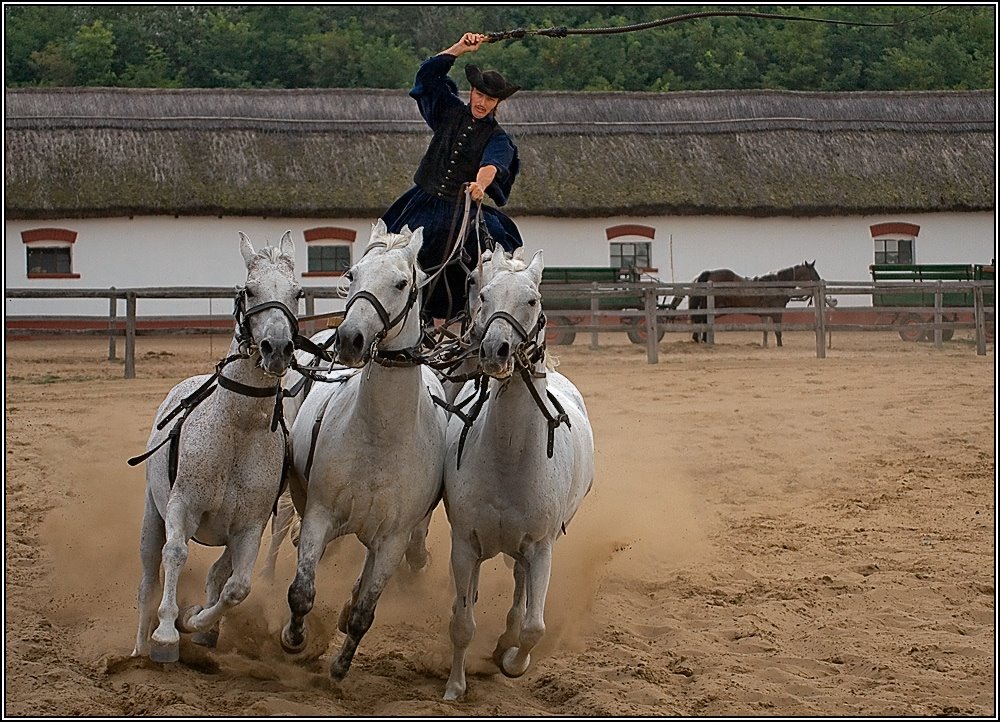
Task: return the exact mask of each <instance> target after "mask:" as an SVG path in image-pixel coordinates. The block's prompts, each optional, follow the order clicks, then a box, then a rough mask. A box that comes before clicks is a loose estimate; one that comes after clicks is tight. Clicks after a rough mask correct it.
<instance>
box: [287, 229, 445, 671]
mask: <svg viewBox="0 0 1000 722" xmlns="http://www.w3.org/2000/svg"><path fill="white" fill-rule="evenodd" d="M422 242H423V230H422V229H419V228H418V229H417V230H416V231H413V232H412V233H411V232H410V231H409V229H407V228H404V229H403V232H402V233H399V234H390V233H388V232H387V231H386V227H385V224H384V223H383V222H382V221H381V220H379V222H378V223H377V224H376V225H375V227H374V229H373V231H372V236H371V242H370V244H369V246H368V249H367V250H366V252H365V255H364V256H363V257H362V258H361V259H360V260H359V261H358V262H357V263H356V264H355V265H354V267H353V268H351V270H350V271H349V272H348V278H349V280H350V284H351V285H350V289H349V292H348V301H347V306H346V309H345V316H344V320H343V321H342V322H341V324H340V326H339V327H338V329H337V344H336V349H337V354H338V358H339V361H340V362H341V363H343V364H345V365H347V366H350V367H352V368H355V369H361V370H360V371H355V372H353V375H352V376H351V377H350V379H349V380H348V381H347V382H346V383H343V384H333V383H324V384H318V385H315V386H313V389H312V390H311V391H310V392H309V395H308V396H307V397H306V398H305V400H304V401H303V403H302V407H301V409H299V413H298V416H297V417H296V419H295V423H294V424H293V426H292V429H291V442H292V457H293V464H294V470H295V474H294V475H293V478H292V479H291V480H290V488H291V491H292V498H293V499H294V500H295V502H296V508H298V509H300V510H301V511H302V528H301V533H300V537H299V548H298V566H297V569H296V574H295V579H294V580H293V581H292V584H291V586H290V587H289V589H288V606H289V610H290V620H289V622H288V624H287V625H285V627H284V629H282V632H281V644H282V647H283V648H284V649H285V650H286V651H287V652H289V653H297V652H299V651H301V650H302V649H303V648H304V647H305V644H306V631H307V630H306V629H305V615H306V614H308V612H309V611H310V609H312V606H313V601H314V599H315V595H316V586H315V575H316V565H317V563H318V561H319V559H320V557H321V556H322V554H323V551H324V550H325V548H326V546H327V544H329V543H330V541H332V540H333V539H335V538H337V537H340V536H343V535H346V534H354V535H355V536H357V538H358V539H359V540H360V541H361V542H362V543H363V544H364V545H365V547H367V550H368V553H367V557H366V559H365V564H364V568H363V570H362V572H361V574H360V576H359V577H358V579H357V582H356V583H355V585H354V590H353V592H352V595H351V599H350V600H349V601H348V602H347V603H346V604H345V605H344V608H343V610H342V611H341V614H340V618H339V622H338V627H339V629H340V630H341V631H342V632H344V634H345V635H346V638H345V640H344V643H343V646H342V647H341V650H340V653H339V654H338V655H337V657H336V658H335V659H334V660H333V661H332V663H331V665H330V674H331V676H332V677H333V678H334V679H337V680H339V679H343V677H344V676H345V675H346V674H347V672H348V670H349V669H350V665H351V661H352V659H353V658H354V653H355V651H356V649H357V646H358V644H359V642H360V641H361V638H362V637H363V636H364V634H365V633H366V632H367V631H368V629H369V628H370V627H371V624H372V621H373V619H374V616H375V605H376V604H377V602H378V599H379V596H380V595H381V594H382V591H383V589H384V588H385V585H386V584H387V582H388V581H389V578H390V577H391V576H392V574H393V572H394V571H395V569H396V567H397V566H399V564H400V561H401V560H402V558H403V556H404V554H405V556H406V558H407V561H408V562H409V564H410V566H411V568H414V569H419V568H421V567H422V566H423V565H424V564H426V561H427V552H426V548H425V547H424V542H425V538H426V533H427V526H428V525H429V523H430V517H431V513H432V511H433V509H434V507H435V506H436V505H437V503H438V501H439V500H440V497H441V484H442V482H441V477H442V465H443V461H444V449H445V429H446V426H447V416H446V413H445V412H444V410H443V409H441V408H439V407H438V406H437V405H436V404H435V403H434V401H433V400H432V398H431V396H432V394H433V395H437V396H439V397H440V396H441V395H442V394H443V390H442V388H441V383H440V381H438V379H437V377H436V376H435V374H434V373H433V371H431V370H430V369H429V368H427V367H426V366H424V365H417V364H415V363H412V361H413V355H412V354H413V351H414V349H417V348H418V346H419V344H420V340H421V335H422V330H421V325H420V288H421V286H422V285H423V284H424V283H425V282H426V278H427V276H426V274H424V272H423V271H422V270H420V268H419V266H418V264H417V253H418V252H419V250H420V246H421V244H422ZM303 496H304V497H305V498H304V500H303ZM303 501H304V504H303ZM303 506H304V509H303ZM411 535H412V540H411Z"/></svg>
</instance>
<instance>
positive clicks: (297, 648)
mask: <svg viewBox="0 0 1000 722" xmlns="http://www.w3.org/2000/svg"><path fill="white" fill-rule="evenodd" d="M332 529H333V521H332V519H331V518H330V515H329V514H328V513H327V512H326V510H325V509H321V508H319V507H318V506H317V507H314V508H312V509H307V510H306V513H305V516H304V517H303V519H302V526H301V528H300V531H299V555H298V565H297V567H296V570H295V579H293V580H292V583H291V585H290V586H289V587H288V609H289V612H290V613H291V616H290V617H289V620H288V624H286V625H285V626H284V628H283V629H282V630H281V638H280V639H281V648H282V649H284V650H285V651H286V652H288V653H289V654H298V653H299V652H301V651H302V650H303V649H305V648H306V629H305V617H306V615H307V614H308V613H309V612H310V611H311V610H312V607H313V602H314V601H315V599H316V565H317V564H319V560H320V558H321V557H322V556H323V550H324V549H326V545H327V544H328V543H329V541H330V533H331V530H332Z"/></svg>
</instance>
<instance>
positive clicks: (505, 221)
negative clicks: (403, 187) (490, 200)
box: [382, 186, 524, 319]
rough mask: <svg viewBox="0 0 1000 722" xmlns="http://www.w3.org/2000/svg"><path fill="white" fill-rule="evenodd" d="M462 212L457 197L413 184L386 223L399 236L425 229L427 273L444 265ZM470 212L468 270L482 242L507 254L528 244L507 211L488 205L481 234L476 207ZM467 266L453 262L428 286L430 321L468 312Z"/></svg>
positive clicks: (391, 209)
mask: <svg viewBox="0 0 1000 722" xmlns="http://www.w3.org/2000/svg"><path fill="white" fill-rule="evenodd" d="M462 203H463V204H464V200H463V201H462ZM456 209H457V212H458V217H457V218H456V217H455V215H456ZM461 211H462V207H461V206H460V205H459V202H458V199H456V200H455V201H450V200H445V199H443V198H438V197H437V196H435V195H433V194H431V193H427V192H426V191H425V190H423V189H422V188H420V186H413V187H412V188H410V190H408V191H406V193H404V194H403V195H401V196H400V197H399V198H397V199H396V201H395V202H394V203H393V204H392V205H391V206H389V209H388V210H387V211H386V212H385V213H384V214H383V215H382V220H383V221H384V222H385V225H386V228H387V229H388V231H389V232H390V233H399V232H400V231H401V230H402V228H403V226H409V227H410V230H413V231H415V230H416V229H418V228H423V229H424V242H423V245H422V246H421V248H420V254H419V255H418V257H417V260H418V261H419V262H420V267H421V268H422V269H423V270H425V271H427V272H428V273H433V272H434V271H436V270H437V269H438V268H439V267H440V266H441V263H442V262H443V261H444V259H445V255H446V254H447V253H448V248H449V246H450V241H451V239H452V236H453V234H455V233H458V231H459V229H461V227H462V217H461ZM469 213H470V219H469V223H468V226H467V232H466V237H465V242H464V243H463V248H464V249H465V253H464V254H463V259H462V264H464V266H465V267H466V268H471V267H472V266H473V265H474V264H475V263H476V262H477V261H478V260H479V245H480V243H486V242H487V241H488V240H490V239H491V240H492V242H493V243H494V244H496V245H499V246H500V247H501V248H503V249H504V250H505V251H508V252H512V251H513V250H514V249H515V248H519V247H521V246H522V245H524V241H523V240H522V239H521V233H520V231H518V229H517V226H516V225H515V224H514V221H512V220H511V219H510V218H509V217H508V216H507V215H506V214H504V213H503V212H501V211H499V210H497V209H496V208H494V207H492V206H487V205H485V204H484V205H483V206H482V219H483V223H484V224H485V229H483V228H480V229H478V232H477V229H476V227H475V216H476V204H474V203H473V204H472V205H471V206H470V209H469ZM453 225H454V228H453V227H452V226H453ZM462 264H460V263H459V262H458V259H454V260H453V261H452V262H451V263H450V264H449V265H448V268H447V269H446V270H445V272H444V273H443V274H441V276H439V277H438V278H437V281H436V282H435V283H433V284H432V285H431V286H428V287H427V288H425V291H424V298H423V311H424V315H425V316H426V317H430V318H444V319H448V318H453V317H454V316H455V315H457V314H458V313H459V312H460V311H463V310H465V301H466V272H465V270H464V269H463V267H462Z"/></svg>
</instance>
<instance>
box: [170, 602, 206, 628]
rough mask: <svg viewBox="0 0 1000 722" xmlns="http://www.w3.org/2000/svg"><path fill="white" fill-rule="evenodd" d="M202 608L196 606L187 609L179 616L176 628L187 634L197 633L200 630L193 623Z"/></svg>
mask: <svg viewBox="0 0 1000 722" xmlns="http://www.w3.org/2000/svg"><path fill="white" fill-rule="evenodd" d="M201 610H202V607H201V605H199V604H195V605H194V606H191V607H186V608H185V609H184V610H183V611H182V612H181V613H180V614H178V615H177V621H176V622H175V624H174V626H176V627H177V629H178V631H181V632H184V633H185V634H190V633H191V632H197V631H198V629H197V627H195V626H194V625H193V624H192V623H191V621H192V620H193V619H194V618H195V617H196V616H197V615H198V614H200V613H201Z"/></svg>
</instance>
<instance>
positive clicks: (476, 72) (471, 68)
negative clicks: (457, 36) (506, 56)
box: [465, 65, 521, 100]
mask: <svg viewBox="0 0 1000 722" xmlns="http://www.w3.org/2000/svg"><path fill="white" fill-rule="evenodd" d="M465 77H466V78H468V79H469V85H471V86H472V87H473V88H475V89H476V90H478V91H479V92H480V93H486V95H488V96H490V97H491V98H496V99H497V100H505V99H506V98H509V97H510V96H512V95H513V94H514V93H516V92H517V91H519V90H520V89H521V86H520V85H511V84H510V83H508V82H507V80H506V79H505V78H504V77H503V76H502V75H500V73H498V72H497V71H495V70H487V71H485V72H483V71H482V70H480V69H479V66H478V65H466V66H465Z"/></svg>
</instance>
